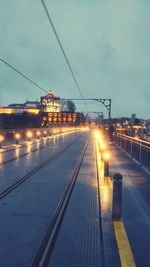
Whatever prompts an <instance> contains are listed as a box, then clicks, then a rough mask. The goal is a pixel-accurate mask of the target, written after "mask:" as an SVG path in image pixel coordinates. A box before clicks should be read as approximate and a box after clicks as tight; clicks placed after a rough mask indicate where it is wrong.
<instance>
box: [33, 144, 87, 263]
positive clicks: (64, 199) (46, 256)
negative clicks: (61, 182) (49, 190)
mask: <svg viewBox="0 0 150 267" xmlns="http://www.w3.org/2000/svg"><path fill="white" fill-rule="evenodd" d="M88 142H89V141H87V142H86V144H85V146H84V148H83V150H82V153H81V155H80V158H79V160H78V162H77V164H76V166H75V168H74V170H73V174H72V177H71V179H70V181H69V183H68V184H67V186H66V188H65V190H64V192H63V194H62V196H61V198H60V200H59V203H58V204H57V207H56V209H55V211H54V213H53V216H52V218H51V219H50V222H49V225H48V228H47V229H46V232H45V235H44V237H43V240H42V241H41V244H40V246H39V248H38V250H37V252H36V255H35V257H34V259H33V262H32V263H31V266H32V267H46V266H48V263H49V261H50V257H51V255H52V251H53V248H54V245H55V242H56V239H57V235H58V233H59V229H60V226H61V224H62V221H63V217H64V215H65V211H66V208H67V206H68V203H69V200H70V197H71V194H72V191H73V188H74V185H75V182H76V180H77V177H78V174H79V171H80V169H81V166H82V162H83V159H84V156H85V153H86V150H87V146H88Z"/></svg>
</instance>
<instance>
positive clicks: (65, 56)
mask: <svg viewBox="0 0 150 267" xmlns="http://www.w3.org/2000/svg"><path fill="white" fill-rule="evenodd" d="M41 3H42V5H43V8H44V10H45V13H46V15H47V18H48V20H49V23H50V25H51V27H52V29H53V32H54V34H55V37H56V39H57V41H58V44H59V46H60V49H61V51H62V53H63V56H64V58H65V60H66V63H67V65H68V68H69V70H70V72H71V75H72V77H73V80H74V82H75V84H76V86H77V88H78V91H79V93H80V96H81V98H82V99H83V101H84V104H85V106H86V108H87V103H86V101H85V100H84V96H83V93H82V90H81V88H80V86H79V83H78V81H77V79H76V77H75V74H74V72H73V70H72V67H71V65H70V62H69V60H68V57H67V55H66V53H65V50H64V48H63V46H62V44H61V41H60V39H59V36H58V33H57V31H56V29H55V26H54V23H53V21H52V18H51V16H50V13H49V11H48V9H47V6H46V4H45V2H44V0H41Z"/></svg>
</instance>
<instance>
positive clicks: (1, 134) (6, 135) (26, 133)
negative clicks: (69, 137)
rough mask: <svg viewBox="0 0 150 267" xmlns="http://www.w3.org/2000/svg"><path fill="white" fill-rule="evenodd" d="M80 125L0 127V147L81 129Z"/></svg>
mask: <svg viewBox="0 0 150 267" xmlns="http://www.w3.org/2000/svg"><path fill="white" fill-rule="evenodd" d="M81 129H82V127H79V126H78V127H72V126H68V127H66V126H65V127H49V128H25V129H0V147H1V146H2V144H4V143H6V142H8V141H12V142H16V141H17V143H18V140H17V139H20V140H31V139H37V138H38V139H39V138H40V137H46V136H51V135H55V134H60V133H67V132H72V131H78V130H81Z"/></svg>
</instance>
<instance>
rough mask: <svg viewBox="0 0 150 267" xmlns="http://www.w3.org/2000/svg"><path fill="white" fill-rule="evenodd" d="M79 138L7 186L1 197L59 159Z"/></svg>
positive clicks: (0, 194)
mask: <svg viewBox="0 0 150 267" xmlns="http://www.w3.org/2000/svg"><path fill="white" fill-rule="evenodd" d="M77 139H78V138H76V139H75V140H73V142H71V143H69V144H67V145H66V146H65V147H63V148H62V149H60V150H59V151H58V152H57V153H55V154H54V155H53V156H51V157H50V158H49V159H47V160H45V161H44V162H42V163H41V164H40V165H38V166H37V167H35V168H34V169H33V170H31V171H30V172H28V173H27V174H25V175H24V176H23V177H21V178H20V179H19V180H17V182H15V183H13V184H12V185H11V186H9V187H8V188H6V189H5V190H4V191H3V192H1V193H0V199H2V198H4V197H5V196H7V195H8V194H9V193H11V192H12V191H14V190H15V189H16V188H17V187H19V186H20V185H21V184H22V183H24V182H25V181H27V180H28V179H29V178H31V177H32V176H33V175H34V174H35V173H36V172H38V171H39V170H40V169H42V168H43V167H44V166H45V165H47V164H48V163H50V162H51V161H53V160H55V159H57V157H58V156H60V155H61V154H63V153H64V152H65V151H66V149H68V148H69V147H70V146H72V145H73V144H74V143H75V142H76V141H77Z"/></svg>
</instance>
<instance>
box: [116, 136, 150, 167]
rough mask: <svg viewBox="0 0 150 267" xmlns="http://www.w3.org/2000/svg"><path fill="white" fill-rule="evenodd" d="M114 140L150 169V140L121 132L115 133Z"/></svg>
mask: <svg viewBox="0 0 150 267" xmlns="http://www.w3.org/2000/svg"><path fill="white" fill-rule="evenodd" d="M114 142H115V143H116V144H117V145H118V146H120V147H121V148H122V149H124V150H125V151H126V152H127V153H128V154H129V155H130V156H131V157H132V158H134V159H136V160H137V161H138V162H139V163H140V164H141V165H143V166H144V167H146V168H147V169H148V170H150V142H146V141H143V140H141V139H138V138H134V137H130V136H127V135H124V134H120V133H115V134H114Z"/></svg>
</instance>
